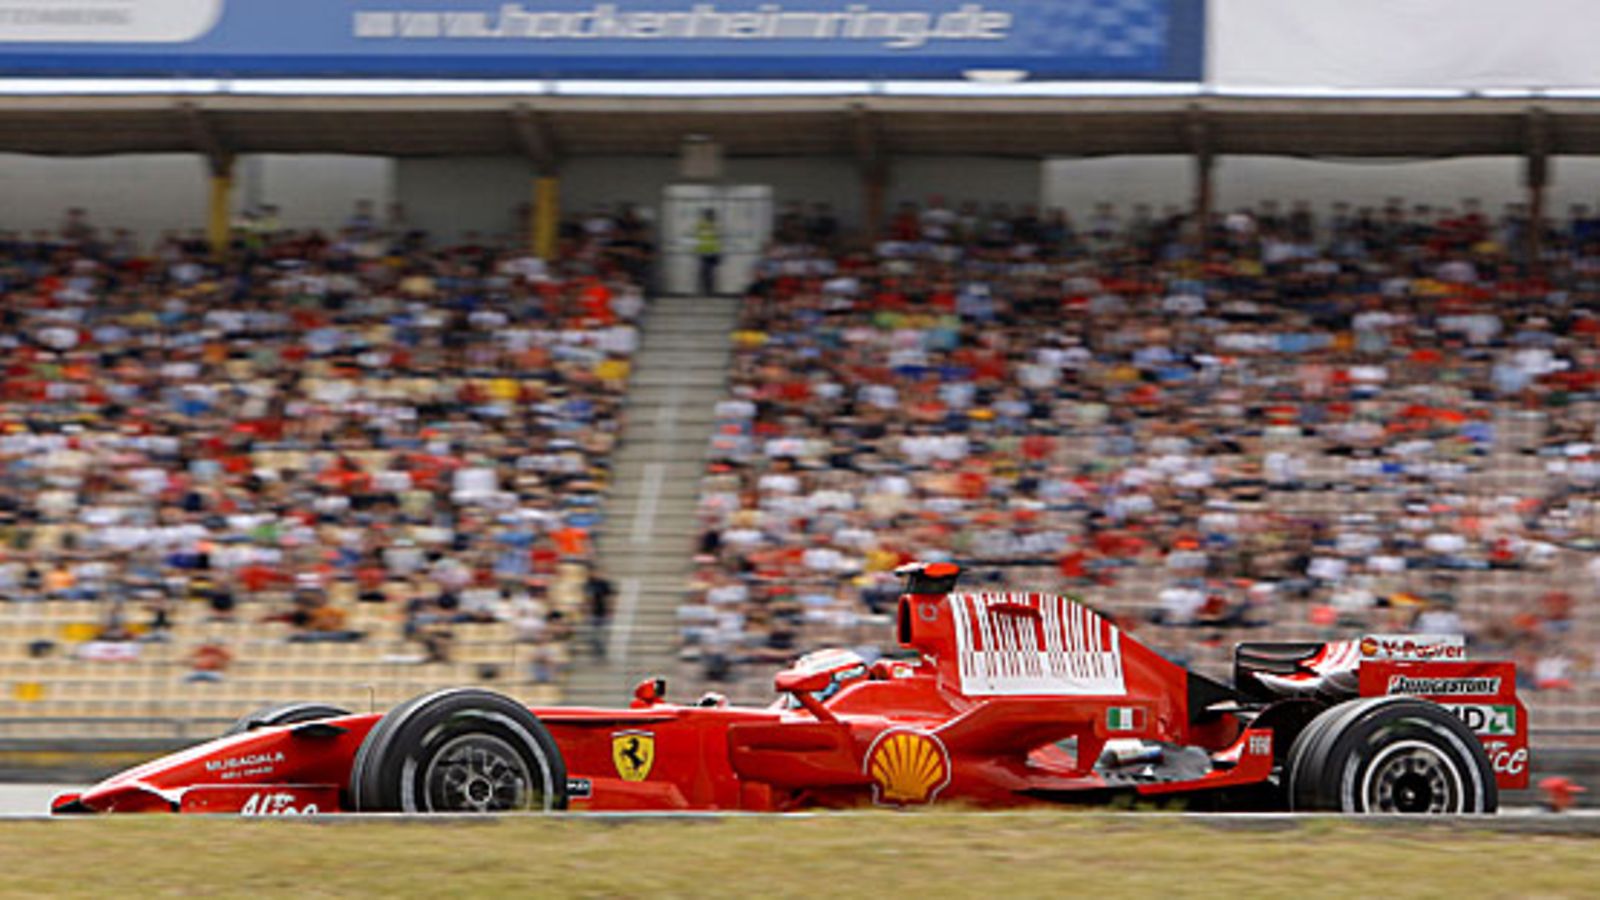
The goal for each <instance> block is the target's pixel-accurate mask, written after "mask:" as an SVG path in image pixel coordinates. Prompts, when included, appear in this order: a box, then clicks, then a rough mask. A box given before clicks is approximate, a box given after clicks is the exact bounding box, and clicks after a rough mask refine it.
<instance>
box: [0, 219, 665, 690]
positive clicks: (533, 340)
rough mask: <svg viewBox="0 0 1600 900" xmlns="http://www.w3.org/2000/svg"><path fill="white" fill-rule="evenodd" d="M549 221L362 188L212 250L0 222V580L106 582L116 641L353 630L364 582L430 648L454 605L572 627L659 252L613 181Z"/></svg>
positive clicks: (101, 593) (67, 585) (28, 587)
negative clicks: (476, 229) (558, 592)
mask: <svg viewBox="0 0 1600 900" xmlns="http://www.w3.org/2000/svg"><path fill="white" fill-rule="evenodd" d="M561 234H562V248H561V252H560V253H558V254H557V255H556V258H554V259H548V260H547V259H540V258H538V257H536V256H534V255H532V254H530V253H529V252H527V251H526V250H525V249H521V248H519V247H515V246H495V245H492V244H490V243H488V242H486V241H483V240H480V239H477V238H476V237H474V236H470V235H469V236H468V237H467V238H466V239H464V240H462V241H459V242H456V243H453V244H448V245H442V244H439V243H437V242H432V241H430V240H429V239H428V237H427V235H425V234H422V233H421V232H418V231H415V230H412V229H409V228H407V227H405V226H404V224H403V211H399V210H395V211H391V214H390V215H389V216H388V217H386V218H385V220H384V221H382V222H380V221H379V220H378V217H377V216H375V215H374V212H373V210H372V209H371V207H370V205H367V204H363V205H362V206H360V207H358V208H357V209H356V211H355V213H354V214H353V215H352V216H351V217H350V220H349V221H348V222H347V223H346V224H345V226H344V227H342V228H340V229H337V230H335V231H333V232H331V233H323V232H319V231H305V230H301V231H295V230H288V229H285V228H283V227H282V226H281V225H279V224H278V222H277V216H276V211H275V210H271V209H270V208H268V209H264V210H258V211H253V212H252V213H250V214H248V215H246V216H243V217H241V219H240V220H239V221H238V222H237V223H236V227H235V229H234V231H233V236H232V239H231V243H230V246H229V247H228V248H227V249H226V250H225V251H222V252H214V248H212V247H211V246H209V245H208V244H207V242H206V240H205V239H204V237H203V236H202V235H200V234H198V233H191V234H178V233H169V234H167V235H164V236H163V237H162V238H161V239H160V240H158V241H157V242H156V243H155V245H154V246H152V247H148V248H143V249H141V248H139V247H138V246H137V245H136V242H135V241H134V240H133V238H132V237H131V236H130V235H129V234H128V233H127V232H113V233H103V232H101V231H100V230H98V229H96V228H95V227H94V225H93V224H92V223H91V221H90V218H89V216H88V214H87V213H86V212H84V211H82V210H74V211H72V212H70V213H69V214H68V216H67V219H66V221H65V223H64V224H63V226H62V227H61V228H60V229H59V230H58V231H57V232H55V233H34V234H17V233H4V234H0V325H3V327H0V365H3V366H4V380H3V383H0V599H3V600H4V601H9V602H13V603H26V602H29V601H35V600H82V601H99V602H101V603H103V604H104V608H105V609H106V610H107V613H106V615H105V616H104V617H103V621H104V622H105V627H104V628H103V634H102V635H100V637H101V638H103V639H104V640H105V641H112V642H114V641H117V640H125V639H128V638H131V637H143V638H145V639H152V640H159V639H161V638H162V637H163V636H164V635H165V634H166V633H167V632H168V630H169V628H170V626H171V624H172V619H173V618H174V617H178V618H182V617H205V618H212V619H221V620H241V619H243V620H247V621H260V620H279V621H284V622H287V623H289V625H290V626H291V631H292V634H293V637H291V640H303V641H352V640H361V639H363V638H364V637H370V636H368V635H364V634H363V633H362V632H361V631H360V630H355V629H352V628H351V627H350V623H349V622H348V621H347V619H348V618H349V612H350V610H351V609H352V608H353V605H354V604H358V603H368V602H370V603H380V604H386V605H387V608H389V609H392V610H394V615H393V616H392V617H391V618H394V619H395V620H397V621H401V622H403V624H402V625H400V626H399V627H400V629H401V630H402V631H403V634H404V635H405V636H406V637H408V638H413V639H415V640H417V641H418V642H419V643H420V645H421V646H422V647H423V648H424V653H423V658H426V659H442V658H448V632H449V627H450V626H451V625H452V624H454V623H461V622H474V621H493V620H500V621H507V622H513V623H515V625H516V628H517V630H518V632H519V633H520V634H521V635H522V637H523V638H524V639H525V640H528V641H530V642H533V643H536V644H549V643H551V642H555V641H559V640H561V639H563V638H565V637H567V636H568V635H570V634H571V633H572V631H573V625H574V622H573V621H572V619H571V617H573V616H574V615H577V616H581V615H582V611H583V607H582V583H583V579H584V577H585V573H586V571H587V569H588V567H589V566H591V565H592V563H593V560H592V558H591V556H592V548H591V541H590V535H591V532H593V530H594V529H595V527H596V526H597V524H598V522H599V516H600V509H599V501H600V497H601V493H602V491H603V489H604V488H605V486H606V482H607V478H608V457H609V454H610V453H611V451H612V448H613V446H614V445H615V443H616V441H617V439H618V435H619V431H620V421H621V420H620V413H621V407H622V399H623V393H624V388H625V385H626V382H627V379H628V374H629V361H630V358H631V355H632V354H633V352H634V349H635V346H636V342H637V337H636V333H635V325H634V322H635V320H636V319H637V318H638V317H639V315H640V314H641V311H642V309H643V306H644V302H645V300H644V289H643V285H644V284H645V280H644V279H645V278H646V277H648V267H649V260H650V258H651V252H650V246H649V242H648V239H647V232H646V231H645V230H644V228H643V226H642V224H641V223H640V222H639V221H638V219H637V217H636V216H634V215H633V214H632V212H631V211H630V210H627V209H623V210H621V211H619V212H618V213H616V214H615V215H609V216H608V215H603V214H601V213H600V212H599V211H596V212H595V213H593V214H591V215H588V216H585V217H583V218H582V219H577V220H574V221H573V222H571V223H568V224H567V225H566V226H564V227H563V230H562V232H561ZM523 246H525V244H524V245H523ZM564 572H573V573H576V574H575V576H574V577H575V578H576V587H575V590H574V596H575V597H576V598H577V599H576V600H575V601H573V602H572V603H570V604H562V603H557V602H555V600H554V599H553V596H552V594H553V593H554V591H555V582H556V580H557V579H558V577H559V576H560V575H561V573H564ZM140 610H143V611H144V612H143V613H141V612H139V611H140ZM564 619H566V621H564ZM398 636H399V634H398V633H397V634H396V635H393V636H390V635H384V636H383V637H385V638H388V637H398ZM223 652H227V651H226V650H224V651H223ZM536 657H537V658H538V659H542V660H543V662H544V666H543V668H542V669H541V672H540V673H539V674H540V676H541V677H546V678H549V677H554V674H555V673H553V672H552V671H551V665H550V663H551V658H550V657H549V656H548V655H545V656H538V655H536ZM220 668H221V667H218V666H212V667H211V669H220ZM208 671H209V669H208Z"/></svg>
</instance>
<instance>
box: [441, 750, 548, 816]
mask: <svg viewBox="0 0 1600 900" xmlns="http://www.w3.org/2000/svg"><path fill="white" fill-rule="evenodd" d="M533 784H534V780H533V775H532V773H531V772H530V771H529V770H528V764H527V763H526V762H525V761H524V760H523V759H522V755H521V754H519V753H518V752H517V751H516V750H515V749H514V748H513V747H512V746H511V745H510V744H508V743H506V742H505V741H503V740H501V739H500V738H497V737H495V736H494V735H490V734H465V735H461V736H460V737H456V738H452V739H451V740H449V741H447V742H446V743H445V744H444V746H442V747H440V748H439V752H437V753H435V754H434V755H433V759H432V761H430V762H429V763H428V768H427V769H426V770H425V771H424V772H423V774H422V785H423V791H424V793H425V795H426V796H427V799H428V810H429V811H430V812H480V813H482V812H505V811H508V810H516V809H531V808H533V807H535V806H537V805H538V803H537V799H538V797H537V795H538V793H539V792H538V791H536V790H535V789H534V787H533Z"/></svg>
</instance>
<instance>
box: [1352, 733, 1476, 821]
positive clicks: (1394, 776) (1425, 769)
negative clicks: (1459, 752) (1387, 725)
mask: <svg viewBox="0 0 1600 900" xmlns="http://www.w3.org/2000/svg"><path fill="white" fill-rule="evenodd" d="M1362 795H1363V797H1364V799H1365V800H1366V808H1367V810H1368V811H1369V812H1387V813H1432V814H1438V813H1458V812H1461V811H1462V791H1461V774H1460V772H1459V771H1457V768H1456V765H1455V764H1454V763H1453V762H1452V761H1451V760H1450V758H1449V757H1448V756H1446V755H1445V754H1444V753H1442V752H1440V751H1439V749H1438V748H1436V747H1433V746H1431V745H1429V744H1425V743H1423V742H1421V741H1401V742H1399V743H1396V744H1391V745H1390V746H1388V747H1385V748H1383V750H1382V751H1381V752H1379V754H1378V755H1377V757H1376V758H1374V759H1373V761H1372V764H1371V765H1370V766H1368V767H1367V774H1366V778H1365V779H1364V783H1363V785H1362Z"/></svg>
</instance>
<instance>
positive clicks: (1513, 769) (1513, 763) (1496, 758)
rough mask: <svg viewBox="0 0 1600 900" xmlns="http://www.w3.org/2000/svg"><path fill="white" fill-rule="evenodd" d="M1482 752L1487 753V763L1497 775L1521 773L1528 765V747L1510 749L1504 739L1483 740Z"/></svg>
mask: <svg viewBox="0 0 1600 900" xmlns="http://www.w3.org/2000/svg"><path fill="white" fill-rule="evenodd" d="M1483 752H1484V753H1487V754H1488V755H1489V765H1490V766H1492V767H1493V768H1494V771H1495V773H1496V774H1499V775H1521V774H1522V772H1523V770H1525V769H1527V767H1528V748H1527V747H1523V748H1521V749H1520V750H1512V749H1511V746H1510V745H1509V744H1507V743H1506V742H1505V741H1484V742H1483Z"/></svg>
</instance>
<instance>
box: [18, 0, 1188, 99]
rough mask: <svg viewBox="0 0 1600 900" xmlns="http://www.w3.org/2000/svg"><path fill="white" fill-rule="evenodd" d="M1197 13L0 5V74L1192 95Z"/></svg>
mask: <svg viewBox="0 0 1600 900" xmlns="http://www.w3.org/2000/svg"><path fill="white" fill-rule="evenodd" d="M1204 18H1205V10H1204V0H854V2H840V0H834V2H828V0H526V2H495V0H0V74H4V75H10V76H18V75H54V76H96V77H108V76H109V77H115V76H138V77H149V76H158V77H159V76H178V77H197V78H233V77H294V78H304V77H384V78H532V79H545V78H680V79H681V78H800V79H805V78H832V79H877V78H952V79H956V78H962V77H963V76H964V73H966V72H968V71H971V70H975V69H978V70H1017V71H1021V72H1025V73H1027V76H1028V77H1029V78H1032V79H1085V80H1088V79H1093V80H1117V81H1121V80H1133V79H1138V80H1173V81H1196V80H1199V78H1200V72H1201V55H1202V48H1203V46H1204V40H1203V37H1202V33H1203V29H1204Z"/></svg>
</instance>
